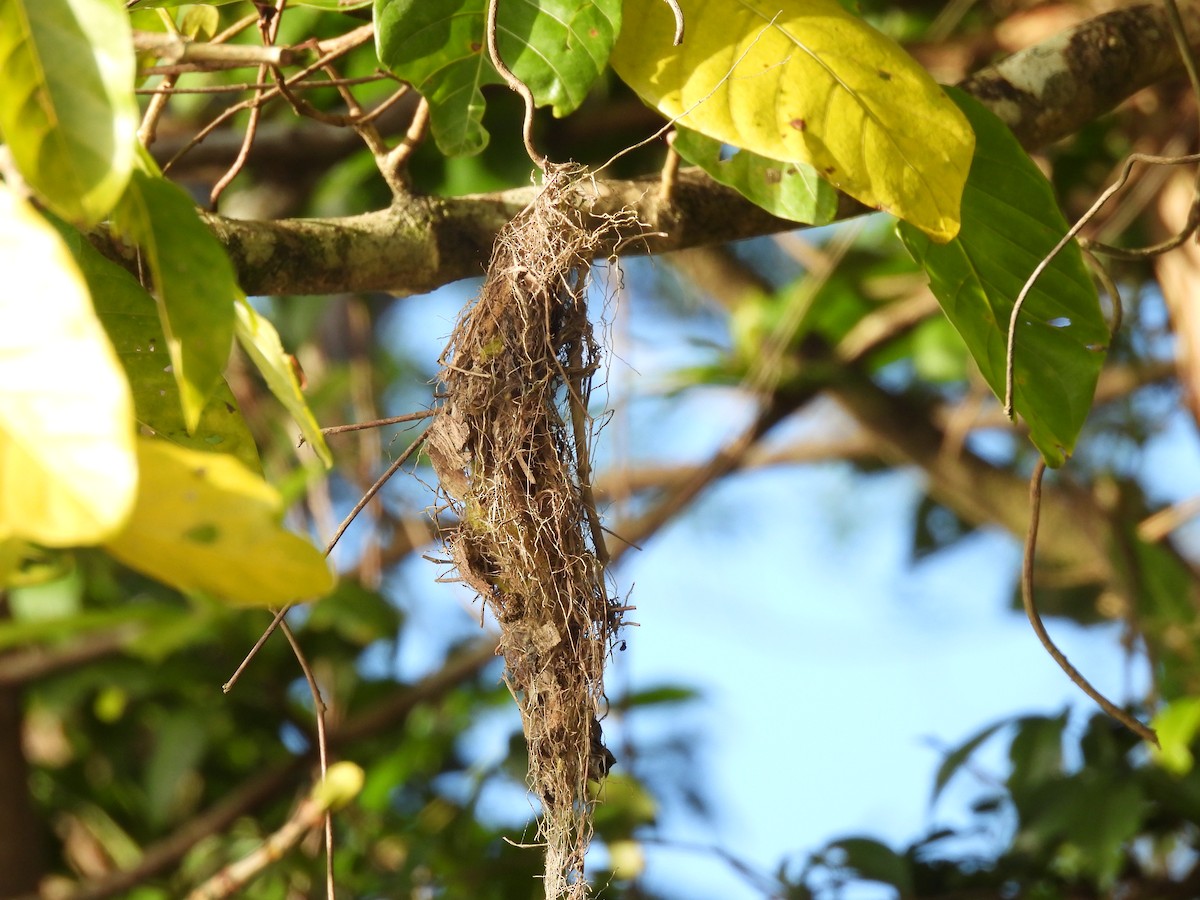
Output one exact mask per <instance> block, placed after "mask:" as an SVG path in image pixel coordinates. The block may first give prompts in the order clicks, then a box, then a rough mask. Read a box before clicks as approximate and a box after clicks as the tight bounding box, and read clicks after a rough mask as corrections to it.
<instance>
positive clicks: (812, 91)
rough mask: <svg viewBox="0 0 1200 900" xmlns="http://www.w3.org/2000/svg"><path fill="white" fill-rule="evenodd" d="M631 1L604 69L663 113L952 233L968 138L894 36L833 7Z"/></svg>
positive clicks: (790, 1)
mask: <svg viewBox="0 0 1200 900" xmlns="http://www.w3.org/2000/svg"><path fill="white" fill-rule="evenodd" d="M679 5H680V7H681V8H682V10H683V16H684V21H685V22H686V24H687V29H686V32H685V36H684V40H683V44H682V45H681V46H678V47H675V46H672V35H673V33H674V29H675V22H674V18H673V16H672V14H671V10H670V9H669V7H668V6H667V4H666V3H663V2H661V0H628V2H626V4H625V10H624V24H623V25H622V28H621V37H620V39H619V40H618V42H617V45H616V48H615V49H614V50H613V54H612V59H611V62H612V66H613V68H614V69H616V71H617V74H618V75H620V76H621V78H622V79H624V80H625V81H626V82H627V83H628V84H629V85H630V86H631V87H632V88H633V89H634V90H635V91H637V92H638V94H639V95H640V96H641V97H642V99H643V100H645V101H646V102H647V103H649V104H650V105H652V106H654V107H655V108H656V109H658V110H659V112H661V113H662V114H663V115H665V116H668V117H670V118H672V119H676V120H677V121H678V122H679V123H680V124H681V125H685V126H687V127H688V128H691V129H693V130H695V131H699V132H700V133H702V134H705V135H708V136H709V137H711V138H715V139H716V140H719V141H722V142H724V143H726V144H731V145H733V146H735V147H740V148H743V149H746V150H750V151H752V152H754V153H757V154H760V155H762V156H766V157H769V158H771V159H776V160H782V161H785V162H803V163H807V164H809V165H811V166H813V167H814V168H816V169H817V171H818V172H820V173H821V174H822V175H823V176H824V177H825V178H826V179H828V181H829V182H830V183H832V184H834V185H836V186H837V187H838V188H840V189H841V190H843V191H845V192H846V193H847V194H849V195H850V196H852V197H854V198H855V199H857V200H859V201H861V202H862V203H864V204H866V205H867V206H870V207H875V208H878V209H883V210H886V211H887V212H890V213H892V214H893V215H895V216H897V217H899V218H901V219H904V220H906V221H908V222H910V223H912V224H913V225H915V226H916V227H917V228H919V229H921V230H922V231H923V232H925V233H926V234H928V235H929V236H930V237H931V238H933V239H934V240H935V241H948V240H950V239H951V238H953V237H954V236H955V234H957V233H958V224H959V203H960V200H961V198H962V191H963V185H964V184H965V183H966V179H967V172H968V170H969V169H970V166H971V154H972V150H973V148H974V135H973V134H972V132H971V128H970V125H969V124H968V123H967V120H966V118H965V117H964V116H963V114H962V113H961V112H960V111H959V109H958V108H957V107H956V106H955V105H954V104H953V103H952V102H951V101H950V99H949V98H948V97H947V96H946V94H945V93H944V92H943V91H942V90H941V88H939V87H938V85H937V84H936V83H935V82H934V81H933V79H932V78H930V76H929V74H928V73H927V72H926V71H925V70H924V69H922V68H921V67H920V66H919V65H918V64H917V62H916V61H915V60H913V58H912V57H910V56H909V55H908V54H907V53H905V52H904V50H902V49H901V48H900V46H899V45H898V44H896V43H895V42H893V41H892V40H891V39H890V38H888V37H885V36H884V35H882V34H880V33H879V32H878V31H876V30H875V29H873V28H871V27H870V26H869V25H867V24H866V23H865V22H863V21H862V20H861V19H858V18H856V17H855V16H853V15H851V14H850V13H848V12H846V11H845V10H844V9H843V8H842V7H841V5H840V4H839V3H838V2H837V0H679Z"/></svg>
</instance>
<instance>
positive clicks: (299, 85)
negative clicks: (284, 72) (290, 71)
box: [134, 72, 396, 96]
mask: <svg viewBox="0 0 1200 900" xmlns="http://www.w3.org/2000/svg"><path fill="white" fill-rule="evenodd" d="M395 78H396V76H395V75H392V74H391V73H389V72H376V73H375V74H374V75H360V76H359V77H357V78H331V79H329V80H328V81H301V82H295V83H292V84H290V85H289V87H290V88H291V89H292V90H293V91H314V90H317V89H318V88H329V87H338V86H346V87H356V86H358V85H360V84H374V83H375V82H376V81H388V80H393V81H394V80H395ZM256 87H258V84H257V83H253V82H249V81H243V82H241V83H240V84H201V85H196V86H195V87H175V86H173V85H172V86H170V87H167V86H166V83H165V82H164V83H163V84H160V85H158V86H157V87H152V88H137V89H136V90H134V93H135V94H140V95H142V96H156V95H158V94H167V95H169V96H174V95H176V94H240V93H243V92H245V91H252V90H254V89H255V88H256Z"/></svg>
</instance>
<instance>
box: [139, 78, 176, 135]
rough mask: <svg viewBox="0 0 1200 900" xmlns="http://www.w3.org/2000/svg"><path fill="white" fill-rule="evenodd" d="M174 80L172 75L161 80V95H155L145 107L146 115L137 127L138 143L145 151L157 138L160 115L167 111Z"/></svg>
mask: <svg viewBox="0 0 1200 900" xmlns="http://www.w3.org/2000/svg"><path fill="white" fill-rule="evenodd" d="M175 79H176V76H174V75H168V76H166V77H165V78H163V80H162V84H161V85H159V87H165V90H164V91H163V92H162V93H155V95H154V96H153V97H151V98H150V102H149V103H148V104H147V105H146V114H145V115H144V116H142V124H141V125H140V126H139V127H138V132H137V137H138V142H139V143H140V144H141V145H142V146H143V147H145V148H147V149H149V147H150V145H151V144H153V143H154V141H155V138H157V137H158V120H159V119H160V118H162V114H163V113H164V112H165V111H166V109H167V101H168V100H169V99H170V91H171V89H173V88H174V87H175Z"/></svg>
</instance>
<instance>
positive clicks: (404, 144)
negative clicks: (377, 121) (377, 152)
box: [383, 97, 429, 183]
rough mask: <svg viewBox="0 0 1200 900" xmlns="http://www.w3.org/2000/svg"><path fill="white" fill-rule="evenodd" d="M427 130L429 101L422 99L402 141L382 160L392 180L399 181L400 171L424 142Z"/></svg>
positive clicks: (414, 111)
mask: <svg viewBox="0 0 1200 900" xmlns="http://www.w3.org/2000/svg"><path fill="white" fill-rule="evenodd" d="M428 128H429V101H428V100H426V99H425V98H424V97H422V98H421V99H420V101H419V102H418V103H417V108H416V109H415V110H413V117H412V121H411V122H409V123H408V130H407V131H406V132H405V133H404V139H403V140H401V141H400V143H399V144H397V145H396V146H395V147H393V148H392V150H391V151H390V152H389V153H388V155H387V156H386V157H385V158H384V161H383V165H384V166H386V167H387V169H388V171H390V172H391V173H392V177H393V178H395V179H397V180H399V178H400V170H401V169H403V168H404V166H405V165H407V163H408V160H409V157H411V156H412V154H413V151H414V150H416V149H417V146H418V145H419V144H420V143H421V141H423V140H425V132H426V130H427V129H428ZM389 183H390V181H389Z"/></svg>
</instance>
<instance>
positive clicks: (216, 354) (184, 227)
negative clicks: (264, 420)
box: [114, 171, 239, 432]
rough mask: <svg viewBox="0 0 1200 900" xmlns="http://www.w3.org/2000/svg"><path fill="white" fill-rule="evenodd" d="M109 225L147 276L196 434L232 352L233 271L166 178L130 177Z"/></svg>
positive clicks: (191, 207)
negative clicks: (128, 243) (130, 246)
mask: <svg viewBox="0 0 1200 900" xmlns="http://www.w3.org/2000/svg"><path fill="white" fill-rule="evenodd" d="M114 224H115V225H116V226H117V228H118V230H119V231H120V232H121V233H122V234H123V235H125V236H127V237H129V238H130V239H131V240H132V241H133V242H134V243H136V244H137V245H138V248H139V250H140V251H141V254H142V259H143V260H144V262H145V264H146V267H147V268H148V269H149V270H150V275H151V278H152V279H153V281H154V292H155V295H156V299H157V300H158V315H159V320H160V321H161V323H162V330H163V334H164V335H165V336H166V345H167V352H168V353H169V355H170V361H171V371H172V373H173V374H174V376H175V382H176V384H178V385H179V398H180V401H181V408H182V410H183V421H184V424H185V426H186V428H187V430H188V431H189V432H192V431H195V429H196V426H197V425H198V424H199V422H200V415H201V413H202V412H203V410H204V406H205V404H206V403H207V401H208V398H209V397H210V396H212V394H213V392H214V391H215V390H216V389H217V387H218V386H219V385H220V384H221V381H222V379H221V376H222V372H224V370H225V366H226V364H227V363H228V362H229V351H230V348H231V347H232V346H233V318H234V312H233V307H234V302H235V300H236V298H237V297H238V296H239V291H238V287H237V281H236V279H235V277H234V272H233V266H232V265H231V264H230V262H229V257H228V256H226V255H225V250H224V248H223V247H222V246H221V245H220V243H218V241H217V239H216V238H215V237H213V235H212V232H210V231H209V230H208V229H207V228H206V227H205V226H204V223H203V222H201V221H200V217H199V216H198V215H197V214H196V207H195V204H193V203H192V201H191V198H189V197H188V195H187V193H186V192H184V190H183V189H182V188H180V187H178V186H176V185H174V184H171V182H169V181H167V180H166V179H165V178H162V177H159V176H154V175H149V174H146V173H145V172H142V171H137V172H134V174H133V178H132V179H131V180H130V182H129V190H128V191H126V193H125V196H124V197H123V198H122V199H121V204H120V206H119V207H118V209H117V214H116V220H115V223H114Z"/></svg>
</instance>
